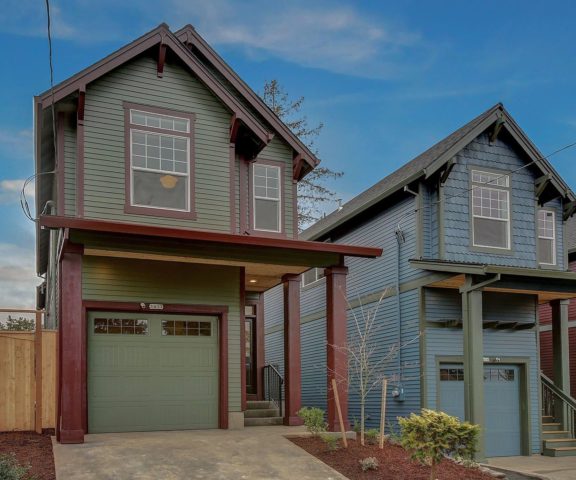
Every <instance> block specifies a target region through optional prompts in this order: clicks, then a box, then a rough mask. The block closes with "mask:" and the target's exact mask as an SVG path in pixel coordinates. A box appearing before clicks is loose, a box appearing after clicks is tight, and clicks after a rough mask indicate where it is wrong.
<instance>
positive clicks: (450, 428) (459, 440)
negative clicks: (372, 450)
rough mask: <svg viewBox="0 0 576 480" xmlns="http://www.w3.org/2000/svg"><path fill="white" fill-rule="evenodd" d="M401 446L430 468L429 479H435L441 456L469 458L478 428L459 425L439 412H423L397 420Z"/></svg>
mask: <svg viewBox="0 0 576 480" xmlns="http://www.w3.org/2000/svg"><path fill="white" fill-rule="evenodd" d="M398 423H399V424H400V429H401V438H400V443H401V445H402V446H403V447H404V448H406V449H407V450H409V451H410V452H411V455H412V458H413V459H415V460H417V461H419V462H420V463H423V464H425V465H430V467H432V468H431V471H430V478H431V479H432V480H433V479H434V478H436V477H435V467H436V465H437V464H438V463H439V462H440V461H441V460H442V459H443V458H444V456H447V455H451V456H459V457H462V458H468V459H469V458H472V457H473V456H474V453H475V452H476V444H477V442H478V435H479V433H480V427H479V426H478V425H472V424H470V423H468V422H461V421H460V420H458V419H457V418H456V417H451V416H450V415H447V414H446V413H443V412H436V411H434V410H427V409H423V410H422V412H421V413H420V415H416V414H415V413H412V414H411V415H410V416H409V417H408V418H398Z"/></svg>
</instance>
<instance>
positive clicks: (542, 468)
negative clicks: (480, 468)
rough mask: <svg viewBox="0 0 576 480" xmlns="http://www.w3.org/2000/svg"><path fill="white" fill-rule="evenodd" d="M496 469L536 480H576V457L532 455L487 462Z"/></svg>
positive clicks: (493, 459)
mask: <svg viewBox="0 0 576 480" xmlns="http://www.w3.org/2000/svg"><path fill="white" fill-rule="evenodd" d="M486 463H487V464H488V465H493V466H495V467H497V468H498V467H499V468H503V469H508V470H514V471H517V472H521V473H526V474H529V475H536V476H537V477H536V478H545V479H549V480H575V479H576V457H557V458H553V457H545V456H543V455H532V456H530V457H499V458H489V459H488V460H487V462H486Z"/></svg>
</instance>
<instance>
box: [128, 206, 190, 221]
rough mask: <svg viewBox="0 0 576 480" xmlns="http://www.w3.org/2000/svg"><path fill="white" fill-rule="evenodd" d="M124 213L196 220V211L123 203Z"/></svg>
mask: <svg viewBox="0 0 576 480" xmlns="http://www.w3.org/2000/svg"><path fill="white" fill-rule="evenodd" d="M124 213H128V214H131V215H146V216H148V217H164V218H175V219H181V220H196V219H197V217H198V216H197V215H196V212H180V211H177V210H165V209H163V208H154V207H136V206H134V205H125V206H124Z"/></svg>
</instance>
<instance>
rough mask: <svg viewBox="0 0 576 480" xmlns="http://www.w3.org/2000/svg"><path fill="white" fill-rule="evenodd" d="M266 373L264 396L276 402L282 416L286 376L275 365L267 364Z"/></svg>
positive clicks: (264, 372) (264, 370)
mask: <svg viewBox="0 0 576 480" xmlns="http://www.w3.org/2000/svg"><path fill="white" fill-rule="evenodd" d="M263 374H264V396H265V398H266V400H268V401H269V402H273V403H274V404H276V407H277V408H278V411H279V412H280V416H281V417H282V416H283V415H282V387H283V384H284V378H283V377H282V375H280V372H279V371H278V370H277V369H276V367H275V366H274V365H270V364H268V365H266V366H265V367H264V369H263Z"/></svg>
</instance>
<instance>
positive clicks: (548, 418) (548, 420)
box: [542, 415, 554, 423]
mask: <svg viewBox="0 0 576 480" xmlns="http://www.w3.org/2000/svg"><path fill="white" fill-rule="evenodd" d="M542 422H543V423H551V422H554V417H553V416H552V415H542Z"/></svg>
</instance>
